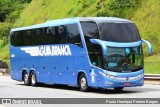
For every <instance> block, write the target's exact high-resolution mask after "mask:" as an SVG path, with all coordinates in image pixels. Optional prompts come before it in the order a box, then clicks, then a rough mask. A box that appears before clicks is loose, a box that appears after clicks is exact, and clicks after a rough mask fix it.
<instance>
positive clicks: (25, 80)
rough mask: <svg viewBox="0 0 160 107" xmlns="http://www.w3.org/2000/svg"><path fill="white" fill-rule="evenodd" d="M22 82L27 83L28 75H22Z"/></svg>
mask: <svg viewBox="0 0 160 107" xmlns="http://www.w3.org/2000/svg"><path fill="white" fill-rule="evenodd" d="M24 82H25V83H26V84H27V82H28V74H27V73H26V74H25V75H24Z"/></svg>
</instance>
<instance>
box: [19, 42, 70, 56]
mask: <svg viewBox="0 0 160 107" xmlns="http://www.w3.org/2000/svg"><path fill="white" fill-rule="evenodd" d="M21 50H23V51H25V52H26V53H28V54H30V55H31V56H70V55H72V53H71V50H70V47H69V45H61V46H40V47H25V48H21Z"/></svg>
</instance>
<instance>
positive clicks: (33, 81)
mask: <svg viewBox="0 0 160 107" xmlns="http://www.w3.org/2000/svg"><path fill="white" fill-rule="evenodd" d="M35 83H36V76H35V75H34V74H33V75H32V84H35Z"/></svg>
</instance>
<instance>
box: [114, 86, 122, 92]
mask: <svg viewBox="0 0 160 107" xmlns="http://www.w3.org/2000/svg"><path fill="white" fill-rule="evenodd" d="M114 90H115V91H117V92H120V91H122V90H123V87H121V88H114Z"/></svg>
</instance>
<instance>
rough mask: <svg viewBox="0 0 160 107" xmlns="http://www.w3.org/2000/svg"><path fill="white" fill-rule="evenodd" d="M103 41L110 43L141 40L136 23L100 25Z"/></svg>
mask: <svg viewBox="0 0 160 107" xmlns="http://www.w3.org/2000/svg"><path fill="white" fill-rule="evenodd" d="M99 28H100V33H101V40H105V41H110V42H136V41H139V40H140V36H139V33H138V30H137V27H136V25H135V24H134V23H99Z"/></svg>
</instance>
